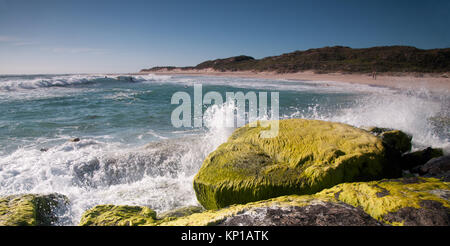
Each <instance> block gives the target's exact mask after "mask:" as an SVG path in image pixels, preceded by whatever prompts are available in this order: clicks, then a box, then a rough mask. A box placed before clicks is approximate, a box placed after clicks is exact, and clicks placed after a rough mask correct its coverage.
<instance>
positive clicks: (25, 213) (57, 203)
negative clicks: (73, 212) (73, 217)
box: [0, 193, 69, 226]
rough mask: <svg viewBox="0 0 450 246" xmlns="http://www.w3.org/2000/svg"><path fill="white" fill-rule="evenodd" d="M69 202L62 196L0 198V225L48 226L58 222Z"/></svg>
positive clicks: (12, 196)
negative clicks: (59, 215)
mask: <svg viewBox="0 0 450 246" xmlns="http://www.w3.org/2000/svg"><path fill="white" fill-rule="evenodd" d="M68 204H69V200H68V198H67V197H65V196H64V195H60V194H56V193H55V194H49V195H36V194H26V195H11V196H7V197H1V198H0V225H2V226H49V225H54V224H56V223H57V222H58V214H61V213H64V211H65V210H66V209H67V206H68Z"/></svg>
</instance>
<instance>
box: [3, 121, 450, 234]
mask: <svg viewBox="0 0 450 246" xmlns="http://www.w3.org/2000/svg"><path fill="white" fill-rule="evenodd" d="M279 126H280V131H279V135H278V136H277V137H275V138H270V139H264V138H261V137H260V132H261V131H263V130H264V129H265V128H263V127H261V126H258V127H249V126H248V125H247V126H244V127H241V128H239V129H236V130H235V132H234V133H233V134H232V135H231V136H230V138H229V139H228V141H227V142H226V143H224V144H222V145H221V146H219V147H218V148H217V149H216V150H215V151H213V152H212V153H210V154H209V156H208V157H207V158H206V159H205V160H204V162H203V165H202V167H201V169H200V170H199V172H198V173H197V175H196V176H195V178H194V181H193V185H194V190H195V192H196V196H197V199H198V201H199V203H200V204H201V205H202V206H201V207H195V206H194V207H185V208H179V209H175V210H172V211H167V212H165V213H161V214H160V215H157V214H156V212H155V211H153V210H152V209H151V208H149V207H144V206H115V205H97V206H95V207H93V208H91V209H89V210H87V211H85V213H84V214H83V216H82V218H81V221H80V225H82V226H112V225H113V226H131V225H146V226H171V225H183V226H184V225H195V226H206V225H223V226H230V225H254V226H271V225H280V226H281V225H294V226H296V225H297V226H303V225H308V226H310V225H319V226H341V225H342V226H346V225H361V226H382V225H405V226H413V225H427V226H428V225H449V224H450V218H449V215H450V202H449V198H450V183H449V180H450V156H444V155H443V152H442V150H441V149H433V148H431V147H430V148H427V149H424V150H420V151H416V152H410V150H411V136H409V135H408V134H406V133H404V132H401V131H398V130H394V129H384V128H377V127H369V128H365V129H359V128H355V127H353V126H350V125H346V124H341V123H334V122H325V121H319V120H304V119H289V120H280V122H279ZM69 203H70V201H69V200H68V199H67V198H66V197H65V196H63V195H59V194H50V195H36V194H25V195H13V196H8V197H2V198H0V225H8V226H16V225H19V226H23V225H54V224H57V220H58V218H57V214H58V213H61V211H63V210H64V209H67V208H68V206H69Z"/></svg>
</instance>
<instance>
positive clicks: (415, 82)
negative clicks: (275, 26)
mask: <svg viewBox="0 0 450 246" xmlns="http://www.w3.org/2000/svg"><path fill="white" fill-rule="evenodd" d="M150 73H152V74H161V75H170V74H177V75H195V76H228V77H243V78H265V79H283V80H293V81H296V80H303V81H305V80H306V81H326V82H331V83H332V82H346V83H357V84H366V85H374V86H384V87H391V88H398V89H412V90H419V89H428V90H430V91H438V92H450V78H445V77H443V76H442V75H440V74H439V75H438V74H423V75H420V76H419V75H415V74H401V75H399V76H396V75H390V74H378V75H377V78H376V79H373V78H372V74H343V73H324V74H318V73H314V72H313V71H305V72H298V73H283V74H280V73H275V72H252V71H238V72H220V71H216V70H213V69H203V70H181V69H174V70H170V71H168V70H160V71H158V72H150ZM145 74H148V73H147V72H146V73H145Z"/></svg>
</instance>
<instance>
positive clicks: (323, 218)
mask: <svg viewBox="0 0 450 246" xmlns="http://www.w3.org/2000/svg"><path fill="white" fill-rule="evenodd" d="M449 199H450V183H448V182H442V181H440V180H438V179H434V178H421V177H418V178H402V179H392V180H381V181H372V182H357V183H345V184H339V185H336V186H334V187H332V188H330V189H325V190H323V191H321V192H319V193H316V194H314V195H302V196H299V195H289V196H281V197H277V198H272V199H268V200H264V201H257V202H251V203H248V204H238V205H231V206H229V207H227V208H223V209H219V210H206V211H203V212H201V213H194V214H191V215H188V216H183V217H165V218H163V219H155V214H154V212H153V211H151V210H149V209H148V208H146V207H128V206H112V205H106V206H97V207H95V208H93V209H91V210H88V211H87V212H86V213H85V214H84V215H83V219H82V222H81V225H145V226H212V225H227V226H228V225H251V226H257V225H258V226H270V225H325V226H328V225H385V224H390V225H450V222H449V221H450V220H449V215H450V203H449ZM128 208H132V209H128ZM118 210H119V211H120V210H123V211H125V212H118ZM143 210H147V211H149V213H148V214H146V213H142V211H143ZM130 218H132V220H133V221H134V222H133V223H130ZM88 221H90V222H89V223H87V222H88ZM136 221H137V222H138V223H135V222H136Z"/></svg>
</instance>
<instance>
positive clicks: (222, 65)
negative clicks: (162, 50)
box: [141, 46, 450, 73]
mask: <svg viewBox="0 0 450 246" xmlns="http://www.w3.org/2000/svg"><path fill="white" fill-rule="evenodd" d="M163 69H164V70H174V69H182V70H199V69H214V70H217V71H258V72H262V71H271V72H278V73H293V72H300V71H306V70H313V71H316V72H317V73H321V72H323V73H326V72H350V73H367V72H372V71H377V72H419V73H442V72H449V71H450V48H446V49H431V50H422V49H418V48H415V47H410V46H383V47H372V48H365V49H352V48H350V47H343V46H334V47H324V48H318V49H309V50H306V51H294V52H291V53H286V54H282V55H279V56H270V57H265V58H262V59H254V58H253V57H250V56H243V55H241V56H235V57H230V58H226V59H216V60H211V61H205V62H202V63H200V64H198V65H196V66H194V67H153V68H150V69H143V70H141V72H155V71H160V70H163Z"/></svg>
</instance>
